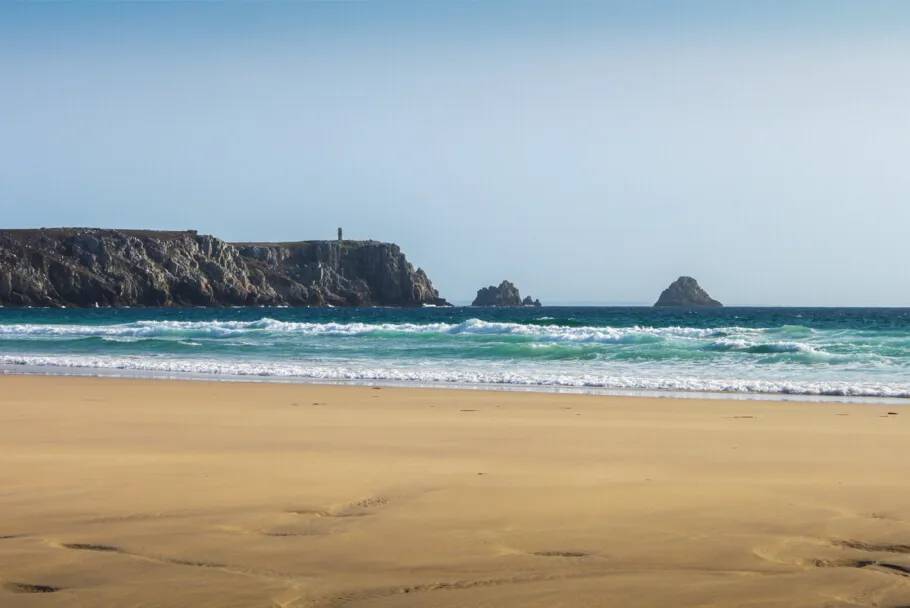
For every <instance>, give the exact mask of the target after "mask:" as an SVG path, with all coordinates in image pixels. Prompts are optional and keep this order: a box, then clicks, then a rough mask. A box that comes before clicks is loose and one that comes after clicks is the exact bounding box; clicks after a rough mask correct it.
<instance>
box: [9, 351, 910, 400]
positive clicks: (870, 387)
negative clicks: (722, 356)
mask: <svg viewBox="0 0 910 608" xmlns="http://www.w3.org/2000/svg"><path fill="white" fill-rule="evenodd" d="M0 365H3V366H14V367H20V368H21V367H23V366H24V367H29V368H55V369H56V370H65V369H73V368H79V369H94V370H98V371H99V372H103V371H105V370H107V371H110V370H118V371H120V372H124V373H127V374H128V375H142V373H143V372H166V373H176V374H182V373H183V374H193V375H213V376H228V377H261V378H284V379H301V380H317V381H318V380H323V381H351V382H356V381H398V382H411V383H420V384H437V383H444V384H455V385H509V386H525V387H540V388H602V389H623V390H647V391H696V392H717V393H755V394H769V393H770V394H790V395H830V396H847V397H899V398H910V384H908V383H906V382H899V383H896V382H868V381H862V382H847V381H815V380H810V381H798V380H760V379H737V378H704V377H693V376H684V375H669V374H668V375H666V376H654V377H649V376H634V375H599V374H592V373H583V372H581V371H577V372H574V373H559V372H554V371H546V370H541V371H539V372H535V373H531V372H529V371H510V370H508V369H499V370H492V369H483V370H482V369H469V368H461V369H459V368H457V367H452V366H446V367H436V366H413V365H411V366H407V367H394V366H390V367H371V366H355V365H342V366H319V365H300V364H295V363H291V362H248V361H240V362H236V361H219V360H201V359H200V360H188V359H166V358H158V357H148V356H136V357H113V356H19V355H2V356H0ZM48 371H54V370H53V369H49V370H48ZM667 371H669V370H667Z"/></svg>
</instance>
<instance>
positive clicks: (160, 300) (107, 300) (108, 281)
mask: <svg viewBox="0 0 910 608" xmlns="http://www.w3.org/2000/svg"><path fill="white" fill-rule="evenodd" d="M0 304H2V305H4V306H51V307H59V306H76V307H91V306H114V307H118V306H139V307H142V306H327V305H332V306H422V305H423V304H433V305H437V306H445V305H448V302H446V301H445V300H443V299H442V298H440V297H439V293H438V292H437V291H436V289H434V288H433V284H432V283H431V282H430V279H429V278H428V277H427V275H426V273H425V272H424V271H423V270H422V269H420V268H418V269H416V270H415V269H414V267H413V266H412V265H411V264H410V263H409V262H408V261H407V258H406V257H405V255H404V254H403V253H401V250H400V249H399V247H398V245H395V244H392V243H381V242H377V241H305V242H298V243H256V244H254V243H245V244H230V243H226V242H224V241H222V240H220V239H217V238H215V237H213V236H207V235H200V234H198V233H197V232H196V231H187V232H162V231H151V230H102V229H95V228H92V229H88V228H55V229H40V230H0Z"/></svg>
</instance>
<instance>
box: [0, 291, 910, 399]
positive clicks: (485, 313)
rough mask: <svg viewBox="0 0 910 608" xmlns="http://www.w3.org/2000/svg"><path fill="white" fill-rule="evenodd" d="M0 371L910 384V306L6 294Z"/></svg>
mask: <svg viewBox="0 0 910 608" xmlns="http://www.w3.org/2000/svg"><path fill="white" fill-rule="evenodd" d="M0 373H42V374H83V375H84V374H88V375H106V376H111V375H113V376H139V377H148V376H151V377H168V378H207V379H225V380H236V379H243V380H273V381H274V380H278V381H299V382H313V381H315V382H346V383H363V384H376V383H378V384H400V383H403V384H408V385H415V386H427V385H429V386H439V385H442V386H455V387H465V388H484V387H490V388H516V389H519V388H521V389H528V390H568V391H585V392H605V393H616V392H619V393H623V392H632V393H635V394H640V393H642V392H644V393H649V392H657V393H659V394H664V391H671V392H673V393H677V394H683V395H688V394H706V393H707V394H714V393H719V394H725V395H728V396H729V395H744V396H753V397H759V396H762V395H778V396H781V395H797V396H803V397H823V396H830V397H840V398H850V399H853V400H857V399H859V400H862V398H872V399H874V400H884V399H906V398H910V309H881V308H875V309H856V308H824V309H818V308H806V309H799V308H719V309H697V310H677V309H654V308H614V307H606V308H597V307H579V308H572V307H558V308H557V307H544V308H511V309H510V308H469V307H455V308H414V309H400V308H364V309H352V308H327V309H316V308H306V309H288V308H284V309H282V308H235V309H90V310H81V309H80V310H76V309H62V310H60V309H53V310H52V309H12V308H0Z"/></svg>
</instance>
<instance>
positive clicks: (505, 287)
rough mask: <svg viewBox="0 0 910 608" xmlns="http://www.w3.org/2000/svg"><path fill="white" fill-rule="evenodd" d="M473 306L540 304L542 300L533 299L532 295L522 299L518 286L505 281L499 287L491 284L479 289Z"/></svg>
mask: <svg viewBox="0 0 910 608" xmlns="http://www.w3.org/2000/svg"><path fill="white" fill-rule="evenodd" d="M471 306H540V300H531V296H528V297H526V298H525V299H524V300H522V299H521V294H520V293H519V292H518V288H517V287H515V285H513V284H512V283H510V282H509V281H503V282H502V283H500V284H499V287H494V286H493V285H490V286H489V287H483V288H481V289H478V290H477V297H476V298H474V302H472V303H471Z"/></svg>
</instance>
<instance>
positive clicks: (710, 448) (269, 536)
mask: <svg viewBox="0 0 910 608" xmlns="http://www.w3.org/2000/svg"><path fill="white" fill-rule="evenodd" d="M889 412H890V413H889ZM908 480H910V410H908V411H905V408H903V407H901V406H893V405H892V406H888V405H868V404H839V403H791V402H759V401H733V400H702V399H671V398H661V399H658V398H624V397H597V396H585V395H559V394H539V393H537V394H524V393H507V392H495V391H471V390H423V389H390V388H381V389H377V388H371V387H343V386H312V385H278V384H254V383H249V384H247V383H213V382H188V381H183V382H180V381H173V382H172V381H152V380H149V381H143V380H117V379H90V378H53V377H17V376H5V377H0V606H2V607H3V608H19V607H26V606H27V607H32V606H66V607H73V606H86V607H88V606H91V607H101V606H117V607H122V606H194V607H199V606H219V607H221V606H238V607H239V606H243V607H247V606H257V607H258V606H263V607H267V606H286V607H289V608H290V607H306V606H313V607H324V608H328V607H342V606H343V607H350V608H357V607H363V608H368V607H376V608H379V607H393V606H394V607H402V608H404V607H423V606H439V607H455V606H462V607H467V606H477V607H517V606H528V607H541V608H544V607H546V608H554V607H570V606H577V607H592V606H622V607H627V608H628V607H652V606H653V607H667V606H674V607H682V606H702V607H703V606H764V607H767V606H775V607H777V606H779V607H781V608H783V607H787V608H794V607H802V606H805V607H810V606H812V607H818V606H826V607H841V606H843V607H848V606H870V607H871V606H878V607H884V608H896V607H899V606H907V605H910V482H908Z"/></svg>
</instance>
